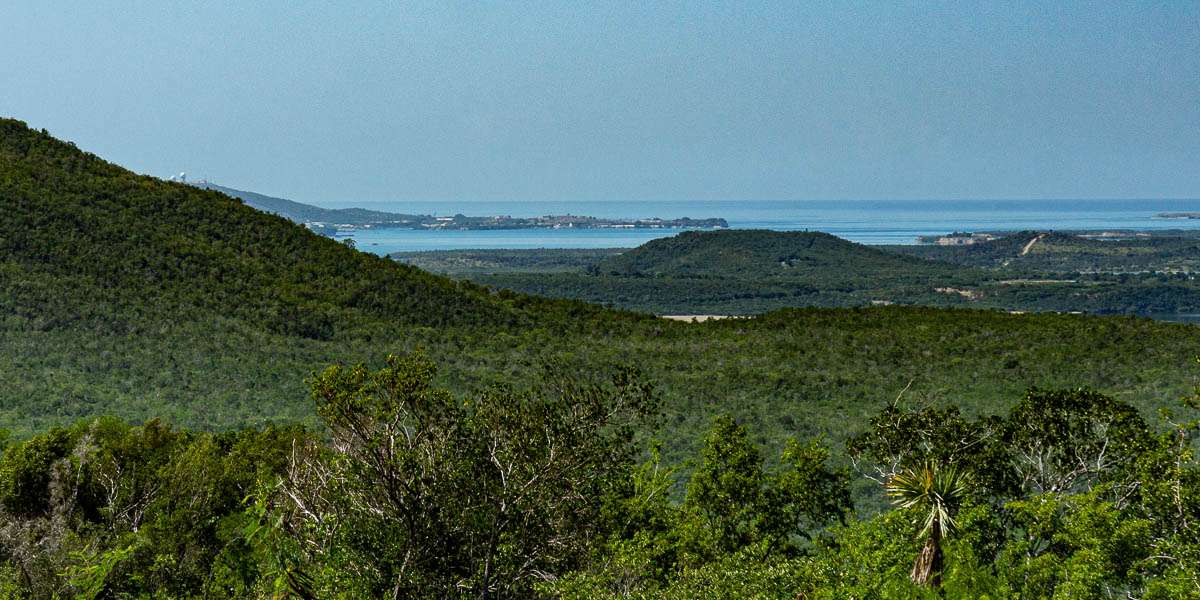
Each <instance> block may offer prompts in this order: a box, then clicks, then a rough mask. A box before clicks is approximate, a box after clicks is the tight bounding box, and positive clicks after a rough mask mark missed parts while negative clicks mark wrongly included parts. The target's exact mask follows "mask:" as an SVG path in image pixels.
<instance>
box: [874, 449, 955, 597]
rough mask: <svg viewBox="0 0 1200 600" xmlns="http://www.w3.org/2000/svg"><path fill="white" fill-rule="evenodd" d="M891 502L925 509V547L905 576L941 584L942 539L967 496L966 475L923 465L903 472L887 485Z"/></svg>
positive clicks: (952, 470) (914, 579)
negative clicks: (953, 514) (926, 511)
mask: <svg viewBox="0 0 1200 600" xmlns="http://www.w3.org/2000/svg"><path fill="white" fill-rule="evenodd" d="M887 493H888V495H889V496H891V497H892V503H893V504H898V505H900V507H901V508H908V507H910V506H918V507H923V508H926V509H928V513H926V515H925V527H924V528H923V529H922V530H921V535H925V536H926V538H925V545H924V547H922V548H921V554H919V555H918V556H917V560H916V561H915V562H914V563H913V568H912V573H910V574H909V577H910V578H911V579H912V580H913V583H916V584H917V585H920V586H924V587H928V586H930V585H936V586H940V585H941V583H942V540H944V539H946V538H947V537H948V536H949V535H950V534H951V533H952V532H953V531H954V528H955V523H954V518H953V516H952V515H951V513H952V512H953V511H954V510H955V509H956V508H957V507H958V505H959V504H961V503H962V501H963V499H964V498H965V497H966V495H967V475H966V473H964V472H962V471H960V470H958V469H957V468H955V467H939V466H937V465H934V464H931V463H926V464H924V465H922V466H921V467H918V468H915V469H905V470H904V471H903V472H901V473H898V474H896V475H894V476H892V478H891V479H890V480H888V483H887Z"/></svg>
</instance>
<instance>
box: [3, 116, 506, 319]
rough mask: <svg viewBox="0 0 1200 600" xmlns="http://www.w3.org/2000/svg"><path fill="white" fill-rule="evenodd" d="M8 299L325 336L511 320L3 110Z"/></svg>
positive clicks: (27, 308)
mask: <svg viewBox="0 0 1200 600" xmlns="http://www.w3.org/2000/svg"><path fill="white" fill-rule="evenodd" d="M0 232H2V233H0V236H2V237H0V256H2V257H3V263H0V280H2V281H3V285H2V286H0V287H2V288H3V290H4V292H3V293H4V295H5V297H4V301H3V303H2V307H3V308H2V310H3V311H4V312H6V313H10V314H11V313H15V314H17V315H19V316H23V317H26V318H29V319H34V320H36V321H38V326H39V327H44V328H57V327H62V326H67V325H71V324H73V323H75V322H78V321H85V322H88V323H89V326H91V327H99V328H104V329H108V330H112V331H123V330H125V329H126V328H128V327H136V324H135V323H133V322H130V321H136V320H138V319H140V318H141V317H142V315H143V314H144V313H147V312H150V313H157V314H166V313H176V312H186V311H188V310H191V309H200V310H202V311H205V312H215V313H217V314H220V315H223V316H225V317H234V318H238V319H242V320H245V321H248V322H252V323H255V324H256V325H260V326H265V327H266V328H267V329H270V330H272V331H276V332H280V333H286V334H296V335H300V336H302V337H309V338H315V339H328V338H331V337H334V336H336V335H338V334H339V332H340V331H344V330H348V329H355V328H362V327H365V326H369V325H371V324H372V322H373V321H375V320H378V319H380V318H386V319H387V320H388V321H389V322H400V323H408V324H412V325H417V324H419V325H422V326H437V325H445V324H470V323H480V322H489V323H490V322H497V321H504V320H506V319H511V318H516V317H515V315H516V313H515V312H513V311H510V310H507V309H505V308H504V307H503V306H502V305H501V303H500V302H499V301H497V300H495V299H493V298H491V297H489V295H488V294H487V292H486V290H484V289H482V288H479V287H476V286H471V285H468V284H456V283H453V282H450V281H448V280H446V279H443V278H440V277H436V276H432V275H429V274H427V273H425V272H423V271H420V270H418V269H415V268H412V267H408V266H405V265H400V264H397V263H395V262H393V261H389V260H386V259H383V258H379V257H376V256H373V255H370V254H366V253H361V252H355V251H354V250H353V249H351V248H348V247H346V246H345V245H343V244H341V243H338V242H336V241H333V240H331V239H328V238H325V237H322V236H319V235H316V234H314V233H311V232H309V231H307V230H305V229H304V228H302V227H298V226H296V225H294V224H293V223H291V222H289V221H288V220H286V219H284V218H282V217H277V216H273V215H267V214H264V213H262V212H259V211H257V210H254V209H253V208H251V207H249V206H245V205H244V204H242V203H241V202H239V201H237V200H234V199H232V198H230V197H229V196H226V195H225V194H222V193H219V192H215V191H209V190H203V189H199V188H196V187H193V186H190V185H185V184H178V183H170V182H165V181H161V180H158V179H155V178H152V177H147V176H139V175H136V174H134V173H132V172H130V171H127V170H125V169H122V168H120V167H117V166H115V165H112V164H110V163H107V162H105V161H103V160H101V159H99V158H97V157H96V156H94V155H91V154H87V153H84V152H82V151H80V150H78V149H76V148H75V147H74V145H72V144H70V143H66V142H61V141H58V140H56V139H54V138H52V137H50V136H49V135H47V134H46V133H39V132H37V131H33V130H31V129H29V128H28V127H26V126H25V124H24V123H21V122H19V121H15V120H10V119H5V120H2V121H0Z"/></svg>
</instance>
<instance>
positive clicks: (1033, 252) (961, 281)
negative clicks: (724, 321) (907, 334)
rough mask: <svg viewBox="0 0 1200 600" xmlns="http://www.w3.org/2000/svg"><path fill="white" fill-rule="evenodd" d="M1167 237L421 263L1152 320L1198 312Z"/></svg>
mask: <svg viewBox="0 0 1200 600" xmlns="http://www.w3.org/2000/svg"><path fill="white" fill-rule="evenodd" d="M1160 233H1161V232H1160ZM1177 233H1178V234H1179V236H1178V237H1173V236H1168V235H1165V234H1164V235H1155V236H1146V237H1145V238H1141V237H1138V238H1137V239H1132V240H1116V241H1113V240H1107V241H1101V240H1094V239H1088V238H1083V237H1078V236H1073V235H1068V234H1062V233H1054V232H1017V233H1014V234H1012V235H1008V236H1005V237H1001V238H999V239H995V240H991V241H987V242H981V243H976V244H971V245H964V246H881V247H877V248H876V247H869V246H864V245H861V244H855V243H852V242H849V241H846V240H842V239H839V238H837V237H834V236H831V235H829V234H825V233H819V232H812V233H810V232H779V231H754V230H731V231H718V232H687V233H683V234H680V235H677V236H675V237H671V238H663V239H658V240H653V241H650V242H647V243H646V244H643V245H642V246H640V247H637V248H633V249H631V250H629V251H627V252H623V253H620V254H618V255H616V256H613V257H610V258H607V259H604V260H601V261H597V262H595V263H593V264H589V265H586V266H584V267H582V268H579V269H577V270H576V271H575V272H569V271H568V270H567V269H548V268H541V267H538V266H535V265H537V264H538V263H539V262H541V263H544V264H555V263H558V264H569V263H570V261H571V260H572V258H573V257H569V255H566V254H564V252H565V251H562V250H553V249H548V250H538V251H524V252H525V254H523V255H522V256H523V257H524V258H523V260H524V262H525V263H526V264H528V265H529V267H525V268H523V267H522V266H521V263H520V262H518V261H513V260H509V259H506V258H505V256H506V253H508V252H510V251H506V250H472V251H445V252H443V253H442V254H440V255H439V261H438V262H435V263H427V264H429V265H430V266H436V267H437V268H438V270H439V272H443V273H446V274H448V275H450V276H452V277H456V278H460V279H463V278H466V279H470V280H471V281H474V282H476V283H482V284H486V285H488V286H491V287H494V288H505V289H510V290H513V291H517V292H521V293H528V294H535V295H539V296H547V297H553V298H573V299H579V300H586V301H589V302H595V303H603V304H610V305H612V306H614V307H618V308H625V309H630V310H639V311H646V312H652V313H656V314H675V315H679V314H683V315H687V314H716V315H753V314H760V313H763V312H767V311H770V310H776V309H779V308H783V307H796V306H837V307H847V306H872V305H879V304H901V305H916V306H947V307H970V308H979V309H998V310H1008V311H1020V312H1046V311H1056V312H1081V313H1088V314H1114V313H1116V314H1136V315H1155V316H1159V315H1172V314H1188V313H1194V312H1197V311H1200V284H1198V283H1197V282H1196V281H1195V275H1194V269H1195V268H1196V267H1197V266H1200V265H1198V263H1200V247H1198V246H1197V243H1198V242H1197V239H1196V237H1195V236H1194V235H1193V236H1189V235H1184V234H1185V233H1186V232H1177ZM885 250H886V251H885ZM909 255H913V256H909ZM492 256H495V259H492V258H491V257H492ZM452 257H454V258H452ZM534 257H538V258H537V259H535V258H534ZM917 257H919V258H921V259H923V260H917V259H916V258H917ZM471 265H487V266H486V267H484V268H475V267H473V266H471Z"/></svg>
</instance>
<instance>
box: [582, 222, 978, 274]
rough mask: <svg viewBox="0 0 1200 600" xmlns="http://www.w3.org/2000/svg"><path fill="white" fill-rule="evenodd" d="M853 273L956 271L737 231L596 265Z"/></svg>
mask: <svg viewBox="0 0 1200 600" xmlns="http://www.w3.org/2000/svg"><path fill="white" fill-rule="evenodd" d="M847 270H849V271H853V272H854V274H855V276H856V277H862V276H869V275H870V274H872V273H880V274H884V273H889V274H890V273H894V272H896V271H897V270H903V271H905V272H906V273H908V274H910V275H915V276H919V275H945V274H949V273H951V272H953V271H955V270H956V269H955V267H953V266H951V265H947V264H940V263H935V262H930V261H923V260H917V259H913V258H910V257H908V256H901V255H896V254H890V253H887V252H882V251H880V250H876V249H874V248H871V247H868V246H864V245H862V244H856V243H854V242H850V241H847V240H843V239H841V238H839V237H836V236H833V235H830V234H828V233H821V232H808V231H768V230H749V229H733V230H725V231H688V232H684V233H681V234H679V235H676V236H674V237H669V238H661V239H657V240H651V241H650V242H647V243H645V244H643V245H641V246H638V247H637V248H634V249H632V250H630V251H628V252H625V253H623V254H621V255H619V256H614V257H612V258H609V259H607V260H605V261H603V262H601V263H600V264H599V265H597V266H596V267H595V268H594V269H592V271H593V272H596V273H604V274H614V275H658V276H709V277H737V278H765V277H781V278H804V277H810V276H812V274H813V273H819V274H820V276H821V277H822V278H827V277H829V276H830V275H831V274H835V273H838V272H845V271H847Z"/></svg>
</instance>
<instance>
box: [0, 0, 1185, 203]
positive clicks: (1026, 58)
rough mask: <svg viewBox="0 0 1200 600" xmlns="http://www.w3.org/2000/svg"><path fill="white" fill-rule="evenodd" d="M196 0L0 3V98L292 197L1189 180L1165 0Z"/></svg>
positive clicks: (1172, 183)
mask: <svg viewBox="0 0 1200 600" xmlns="http://www.w3.org/2000/svg"><path fill="white" fill-rule="evenodd" d="M17 4H21V5H25V6H17ZM201 4H204V5H205V6H200V5H201ZM220 4H223V3H216V2H213V3H200V2H180V3H167V2H145V3H133V2H109V1H94V2H88V3H83V2H78V3H77V2H71V3H61V4H60V3H57V2H33V1H30V2H4V3H3V4H2V6H0V114H2V115H4V116H11V117H15V118H18V119H21V120H24V121H26V122H28V123H29V124H30V125H31V126H34V127H37V128H43V127H44V128H46V129H48V130H49V131H50V132H51V133H53V134H54V135H56V136H58V137H61V138H64V139H68V140H72V141H74V142H76V143H77V144H78V145H79V146H80V147H82V148H85V149H87V150H90V151H92V152H95V153H96V154H99V155H101V156H102V157H105V158H107V159H109V160H112V161H114V162H117V163H119V164H121V165H123V166H125V167H128V168H130V169H133V170H135V171H138V172H142V173H148V174H152V175H157V176H160V177H166V176H168V175H170V174H172V173H176V172H179V171H187V172H188V174H189V176H190V177H193V178H196V177H201V176H205V175H207V176H209V177H210V178H211V179H212V180H214V181H216V182H217V183H221V184H224V185H228V186H231V187H236V188H241V189H248V190H254V191H258V192H261V193H266V194H270V195H275V196H283V197H287V198H291V199H295V200H299V201H304V202H311V203H322V202H337V203H346V202H376V201H430V200H437V201H446V202H448V203H450V202H452V201H454V200H471V201H479V200H505V201H513V200H579V201H597V200H606V199H619V200H646V201H653V200H688V199H705V200H712V199H720V200H743V199H744V200H755V199H771V200H789V199H796V200H812V199H851V200H852V199H891V198H899V199H908V198H937V199H955V198H964V199H974V198H992V199H995V198H1062V197H1072V198H1141V197H1155V198H1200V2H1196V1H1191V0H1188V1H1182V2H1133V1H1129V2H1112V3H1108V2H1083V3H1078V4H1077V3H1072V2H1061V1H1047V2H1044V3H1002V2H991V1H989V2H981V3H969V2H948V3H928V4H927V3H919V4H912V3H907V2H905V3H901V2H881V3H877V4H876V3H865V2H854V3H830V4H826V3H820V2H809V1H803V0H793V1H789V2H778V3H776V2H736V3H722V4H717V3H697V2H679V3H654V4H649V3H644V2H630V3H616V2H599V3H594V4H593V5H592V6H591V7H590V8H583V7H582V6H584V5H586V4H592V3H583V2H556V3H539V2H517V3H506V4H498V3H475V2H470V3H455V2H446V1H442V2H434V3H430V4H408V3H399V2H386V3H366V2H339V3H305V2H294V1H289V2H238V3H228V5H225V6H221V5H220Z"/></svg>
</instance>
